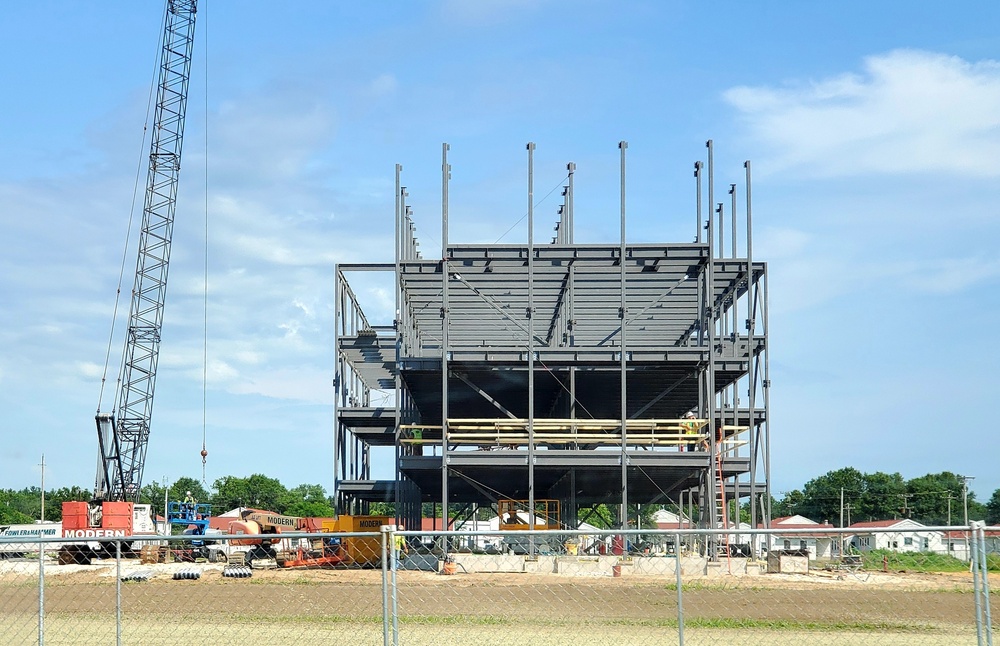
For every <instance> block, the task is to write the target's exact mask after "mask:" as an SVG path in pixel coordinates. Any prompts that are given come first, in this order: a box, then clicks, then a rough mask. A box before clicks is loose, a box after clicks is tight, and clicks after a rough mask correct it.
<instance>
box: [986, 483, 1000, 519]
mask: <svg viewBox="0 0 1000 646" xmlns="http://www.w3.org/2000/svg"><path fill="white" fill-rule="evenodd" d="M986 522H987V523H989V524H990V525H1000V489H997V490H996V491H994V492H993V496H992V497H991V498H990V501H989V502H988V503H986Z"/></svg>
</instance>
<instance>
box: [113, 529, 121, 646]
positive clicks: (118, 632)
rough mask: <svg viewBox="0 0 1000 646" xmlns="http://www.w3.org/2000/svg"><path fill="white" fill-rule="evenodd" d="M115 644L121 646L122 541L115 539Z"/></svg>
mask: <svg viewBox="0 0 1000 646" xmlns="http://www.w3.org/2000/svg"><path fill="white" fill-rule="evenodd" d="M115 644H117V646H122V542H121V541H120V540H116V541H115Z"/></svg>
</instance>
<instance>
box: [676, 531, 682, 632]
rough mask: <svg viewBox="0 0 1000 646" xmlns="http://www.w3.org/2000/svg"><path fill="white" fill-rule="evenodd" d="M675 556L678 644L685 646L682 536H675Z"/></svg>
mask: <svg viewBox="0 0 1000 646" xmlns="http://www.w3.org/2000/svg"><path fill="white" fill-rule="evenodd" d="M674 554H675V555H676V556H677V563H676V565H675V566H674V573H675V574H676V576H677V644H678V646H684V593H683V592H682V591H681V570H682V569H683V568H682V566H681V535H680V534H675V535H674Z"/></svg>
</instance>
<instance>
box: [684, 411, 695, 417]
mask: <svg viewBox="0 0 1000 646" xmlns="http://www.w3.org/2000/svg"><path fill="white" fill-rule="evenodd" d="M684 417H694V413H693V412H692V411H688V412H686V413H684Z"/></svg>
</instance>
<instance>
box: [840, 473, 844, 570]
mask: <svg viewBox="0 0 1000 646" xmlns="http://www.w3.org/2000/svg"><path fill="white" fill-rule="evenodd" d="M840 528H841V529H844V488H843V487H841V488H840ZM840 558H844V534H843V532H841V534H840Z"/></svg>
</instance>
